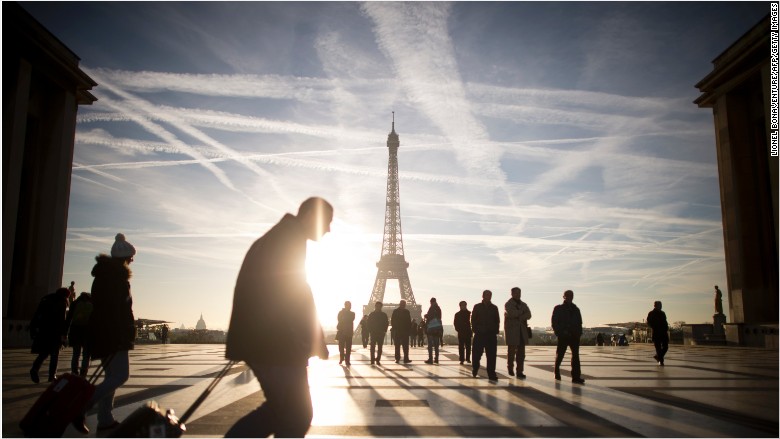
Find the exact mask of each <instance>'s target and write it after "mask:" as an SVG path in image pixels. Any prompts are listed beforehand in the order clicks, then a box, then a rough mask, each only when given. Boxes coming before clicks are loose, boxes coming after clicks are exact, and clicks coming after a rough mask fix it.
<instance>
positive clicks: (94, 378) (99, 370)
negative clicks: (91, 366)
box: [89, 353, 114, 385]
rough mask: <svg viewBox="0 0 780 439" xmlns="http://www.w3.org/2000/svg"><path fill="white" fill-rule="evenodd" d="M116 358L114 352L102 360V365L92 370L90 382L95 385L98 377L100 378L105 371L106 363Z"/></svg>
mask: <svg viewBox="0 0 780 439" xmlns="http://www.w3.org/2000/svg"><path fill="white" fill-rule="evenodd" d="M113 359H114V354H113V353H112V354H111V355H109V356H108V357H106V358H105V359H101V360H100V365H99V366H98V367H97V368H95V371H94V372H92V376H91V377H89V383H90V384H92V385H94V384H95V383H96V382H97V379H98V378H100V375H101V374H102V373H103V371H104V370H105V368H106V364H108V363H110V362H111V361H113Z"/></svg>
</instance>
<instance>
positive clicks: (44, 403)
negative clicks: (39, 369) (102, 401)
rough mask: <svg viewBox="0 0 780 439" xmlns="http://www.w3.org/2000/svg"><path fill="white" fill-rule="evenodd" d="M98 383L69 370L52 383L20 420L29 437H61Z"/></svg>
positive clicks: (82, 409) (80, 411)
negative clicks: (93, 382)
mask: <svg viewBox="0 0 780 439" xmlns="http://www.w3.org/2000/svg"><path fill="white" fill-rule="evenodd" d="M94 393H95V386H94V385H92V384H91V383H90V382H89V381H87V380H86V379H84V378H82V377H80V376H77V375H72V374H69V373H66V374H64V375H62V376H60V377H59V378H57V379H56V380H54V382H52V383H51V385H49V387H48V388H47V389H46V391H45V392H43V395H41V396H40V397H39V398H38V400H37V401H35V404H33V406H32V408H30V411H28V412H27V414H26V415H25V416H24V418H23V419H22V421H21V422H20V423H19V427H21V429H22V431H23V432H24V435H25V436H28V437H61V436H62V433H64V432H65V428H67V427H68V424H69V423H70V422H71V421H73V420H74V419H76V417H77V416H78V415H79V414H81V413H82V412H83V411H84V408H85V407H86V406H87V403H88V402H89V400H90V398H92V394H94Z"/></svg>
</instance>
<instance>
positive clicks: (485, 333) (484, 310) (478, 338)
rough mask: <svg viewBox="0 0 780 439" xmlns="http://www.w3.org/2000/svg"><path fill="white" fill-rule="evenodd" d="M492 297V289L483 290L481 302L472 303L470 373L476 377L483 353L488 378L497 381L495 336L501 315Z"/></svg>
mask: <svg viewBox="0 0 780 439" xmlns="http://www.w3.org/2000/svg"><path fill="white" fill-rule="evenodd" d="M492 298H493V292H492V291H490V290H485V291H483V292H482V302H480V303H478V304H476V305H474V309H473V310H472V311H471V329H472V330H473V331H474V346H473V348H474V349H473V351H472V355H473V360H472V364H471V375H472V376H473V377H476V376H477V373H479V362H480V360H481V359H482V353H484V354H485V357H486V361H487V372H488V379H490V381H497V380H498V375H496V355H497V353H498V340H497V339H496V336H498V328H499V325H500V323H501V317H499V315H498V307H497V306H496V305H494V304H493V303H491V301H490V300H491V299H492Z"/></svg>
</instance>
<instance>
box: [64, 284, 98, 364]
mask: <svg viewBox="0 0 780 439" xmlns="http://www.w3.org/2000/svg"><path fill="white" fill-rule="evenodd" d="M92 309H93V305H92V295H91V294H89V293H87V292H82V293H81V294H80V295H79V297H78V299H76V300H74V301H73V303H72V304H71V305H70V309H69V310H68V318H67V319H65V327H66V328H68V344H69V345H70V347H71V348H73V355H72V357H71V360H70V371H71V372H72V373H73V374H74V375H80V376H82V377H86V376H87V371H88V370H89V356H90V349H89V337H90V334H89V319H90V317H91V316H92ZM82 355H83V358H81V357H82ZM79 360H80V362H81V368H80V369H79Z"/></svg>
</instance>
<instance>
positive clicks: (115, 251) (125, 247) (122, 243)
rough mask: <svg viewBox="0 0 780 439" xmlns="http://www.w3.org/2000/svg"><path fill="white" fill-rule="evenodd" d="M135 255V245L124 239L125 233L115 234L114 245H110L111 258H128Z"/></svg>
mask: <svg viewBox="0 0 780 439" xmlns="http://www.w3.org/2000/svg"><path fill="white" fill-rule="evenodd" d="M134 255H135V247H133V244H130V243H129V242H127V241H126V240H125V235H123V234H121V233H117V234H116V238H115V241H114V245H113V246H111V257H112V258H129V257H132V256H134Z"/></svg>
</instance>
